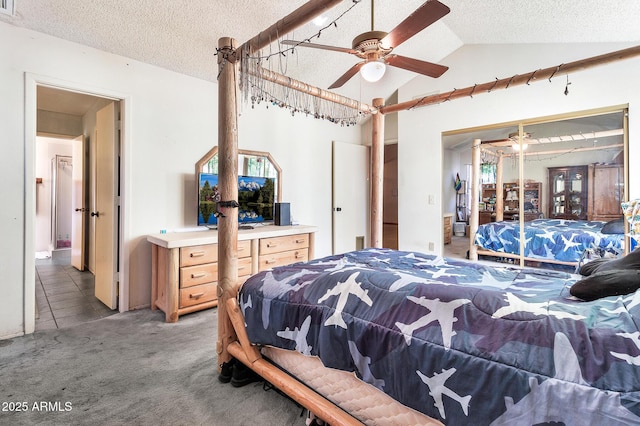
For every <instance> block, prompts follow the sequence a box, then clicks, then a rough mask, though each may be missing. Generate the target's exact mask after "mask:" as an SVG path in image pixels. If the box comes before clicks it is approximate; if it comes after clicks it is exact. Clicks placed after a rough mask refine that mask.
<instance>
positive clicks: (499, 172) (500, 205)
mask: <svg viewBox="0 0 640 426" xmlns="http://www.w3.org/2000/svg"><path fill="white" fill-rule="evenodd" d="M503 165H504V151H502V150H500V151H498V161H497V163H496V203H495V204H494V205H493V206H494V207H495V214H496V222H502V220H503V219H504V189H503V187H504V179H503V176H504V175H503V170H504V168H503Z"/></svg>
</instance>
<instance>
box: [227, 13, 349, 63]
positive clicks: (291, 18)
mask: <svg viewBox="0 0 640 426" xmlns="http://www.w3.org/2000/svg"><path fill="white" fill-rule="evenodd" d="M342 1H343V0H310V1H308V2H307V3H305V4H303V5H302V6H300V7H299V8H297V9H296V10H294V11H293V12H291V13H290V14H288V15H287V16H285V17H284V18H282V19H280V20H279V21H278V22H276V23H275V24H273V25H271V26H270V27H269V28H267V29H266V30H264V31H260V33H259V34H258V35H256V36H255V37H253V38H252V39H250V40H248V41H246V42H245V43H244V44H243V45H242V46H240V49H239V51H240V52H241V53H242V52H243V51H244V52H255V51H257V50H260V49H262V48H263V47H266V46H268V45H270V44H271V43H273V42H274V41H276V40H278V39H279V38H280V37H282V36H284V35H285V34H289V33H290V32H291V31H293V30H295V29H296V28H298V27H300V26H302V25H304V24H306V23H307V22H309V21H311V20H312V19H313V18H315V17H316V16H318V15H321V14H322V13H323V12H325V11H326V10H328V9H331V8H332V7H334V6H335V5H337V4H338V3H342Z"/></svg>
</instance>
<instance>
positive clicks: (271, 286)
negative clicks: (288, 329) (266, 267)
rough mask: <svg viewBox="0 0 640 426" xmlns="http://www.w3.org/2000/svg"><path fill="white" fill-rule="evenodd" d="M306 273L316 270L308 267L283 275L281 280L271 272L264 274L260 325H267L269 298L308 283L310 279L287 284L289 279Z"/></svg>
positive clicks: (276, 296)
mask: <svg viewBox="0 0 640 426" xmlns="http://www.w3.org/2000/svg"><path fill="white" fill-rule="evenodd" d="M308 274H318V272H314V271H310V270H308V269H302V270H301V271H299V272H296V273H295V274H293V275H289V276H286V277H284V278H283V279H281V280H276V279H275V278H274V276H273V272H267V274H266V275H265V276H264V282H263V284H262V293H263V294H264V298H263V300H262V326H263V327H264V329H265V330H266V329H267V327H269V312H270V311H271V300H273V299H277V298H278V297H279V296H281V295H283V294H285V293H287V292H289V291H293V292H295V291H298V290H300V289H301V288H303V287H305V286H307V285H309V284H310V283H311V282H310V281H304V282H301V283H298V284H296V285H288V284H286V283H288V282H289V281H291V280H295V279H297V278H300V277H302V276H305V275H308Z"/></svg>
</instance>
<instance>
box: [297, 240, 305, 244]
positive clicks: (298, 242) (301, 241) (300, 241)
mask: <svg viewBox="0 0 640 426" xmlns="http://www.w3.org/2000/svg"><path fill="white" fill-rule="evenodd" d="M302 243H304V240H302V239H301V240H296V244H302Z"/></svg>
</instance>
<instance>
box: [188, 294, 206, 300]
mask: <svg viewBox="0 0 640 426" xmlns="http://www.w3.org/2000/svg"><path fill="white" fill-rule="evenodd" d="M202 296H204V293H196V294H190V295H189V299H196V300H198V299H200V298H201V297H202Z"/></svg>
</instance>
